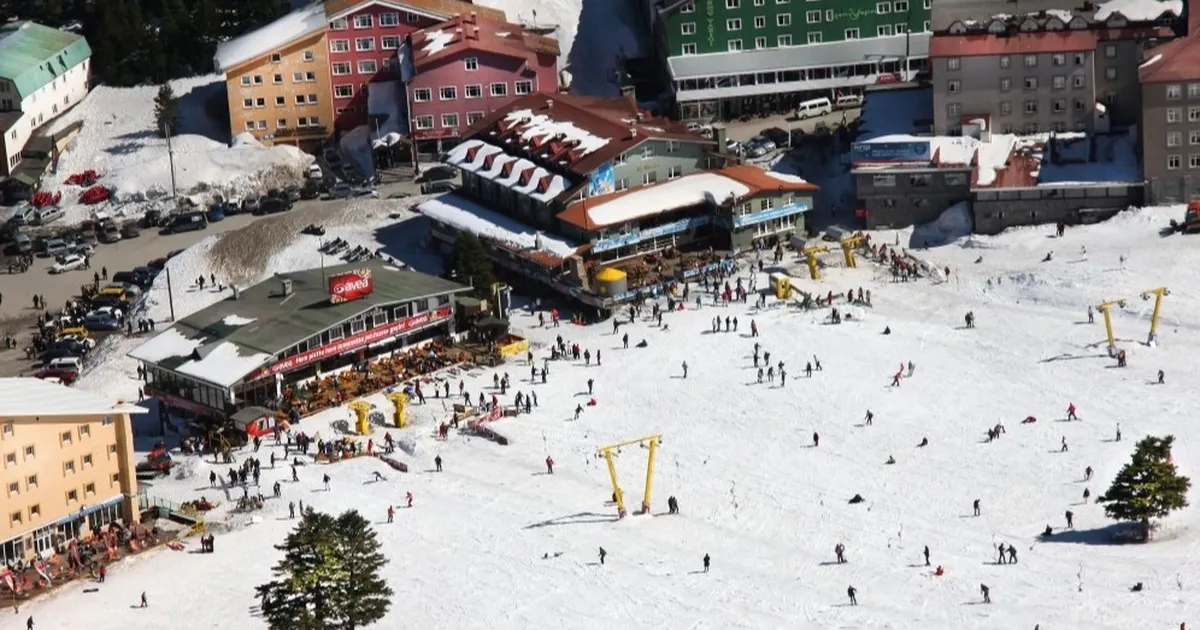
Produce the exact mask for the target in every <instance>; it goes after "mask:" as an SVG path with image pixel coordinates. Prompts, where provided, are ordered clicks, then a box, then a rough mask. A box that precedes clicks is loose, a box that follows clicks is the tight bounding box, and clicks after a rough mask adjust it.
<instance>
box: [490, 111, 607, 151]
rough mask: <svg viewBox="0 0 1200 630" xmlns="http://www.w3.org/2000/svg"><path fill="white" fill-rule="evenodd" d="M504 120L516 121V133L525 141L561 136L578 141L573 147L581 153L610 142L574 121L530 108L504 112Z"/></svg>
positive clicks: (597, 148)
mask: <svg viewBox="0 0 1200 630" xmlns="http://www.w3.org/2000/svg"><path fill="white" fill-rule="evenodd" d="M504 120H506V121H508V122H510V123H517V126H518V133H520V134H521V139H522V140H523V141H525V142H527V143H531V142H533V141H534V140H538V139H542V138H547V139H548V138H555V137H560V136H561V137H562V141H563V142H578V143H579V145H578V146H577V147H573V148H578V149H579V150H580V151H581V152H582V153H583V155H588V154H589V153H594V152H595V151H597V150H599V149H600V148H601V147H603V146H605V145H607V144H608V143H609V142H610V140H609V138H605V137H603V136H597V135H594V134H592V133H591V132H589V131H587V130H584V129H580V128H579V127H576V126H575V123H572V122H569V121H568V122H561V121H557V120H554V119H553V118H551V117H550V116H546V115H543V114H535V113H533V110H530V109H514V110H513V111H511V112H509V113H507V114H505V116H504Z"/></svg>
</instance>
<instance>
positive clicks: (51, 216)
mask: <svg viewBox="0 0 1200 630" xmlns="http://www.w3.org/2000/svg"><path fill="white" fill-rule="evenodd" d="M64 214H66V213H65V212H63V209H62V208H59V207H58V206H47V207H45V208H41V209H39V210H38V211H37V213H35V214H34V215H33V223H34V224H35V225H47V224H49V223H53V222H55V221H57V220H59V219H61V218H63V215H64Z"/></svg>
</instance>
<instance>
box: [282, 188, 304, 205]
mask: <svg viewBox="0 0 1200 630" xmlns="http://www.w3.org/2000/svg"><path fill="white" fill-rule="evenodd" d="M283 196H284V197H285V198H286V199H287V200H288V201H290V202H293V203H295V202H297V201H300V199H301V197H300V187H299V186H288V187H287V188H284V189H283Z"/></svg>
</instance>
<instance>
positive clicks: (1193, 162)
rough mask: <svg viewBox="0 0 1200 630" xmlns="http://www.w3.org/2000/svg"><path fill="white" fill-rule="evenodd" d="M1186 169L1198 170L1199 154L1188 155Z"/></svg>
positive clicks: (1199, 166) (1199, 164) (1199, 165)
mask: <svg viewBox="0 0 1200 630" xmlns="http://www.w3.org/2000/svg"><path fill="white" fill-rule="evenodd" d="M1188 168H1200V153H1192V154H1189V155H1188Z"/></svg>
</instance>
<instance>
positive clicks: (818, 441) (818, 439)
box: [813, 431, 821, 448]
mask: <svg viewBox="0 0 1200 630" xmlns="http://www.w3.org/2000/svg"><path fill="white" fill-rule="evenodd" d="M820 445H821V436H820V435H818V434H817V432H816V431H813V448H817V447H818V446H820Z"/></svg>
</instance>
